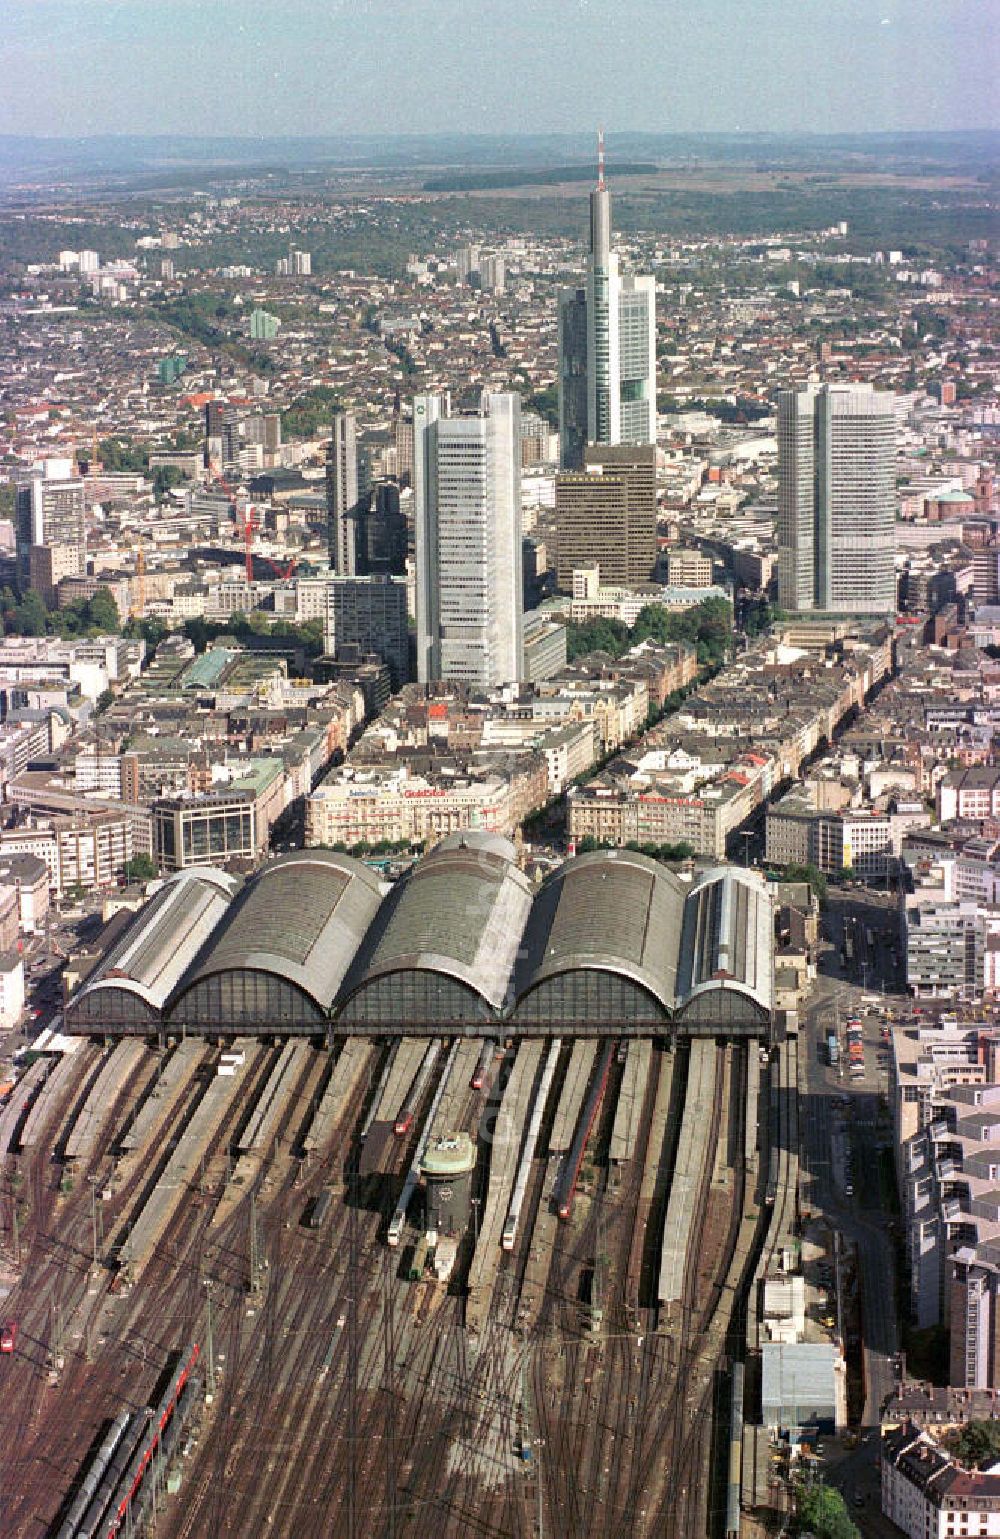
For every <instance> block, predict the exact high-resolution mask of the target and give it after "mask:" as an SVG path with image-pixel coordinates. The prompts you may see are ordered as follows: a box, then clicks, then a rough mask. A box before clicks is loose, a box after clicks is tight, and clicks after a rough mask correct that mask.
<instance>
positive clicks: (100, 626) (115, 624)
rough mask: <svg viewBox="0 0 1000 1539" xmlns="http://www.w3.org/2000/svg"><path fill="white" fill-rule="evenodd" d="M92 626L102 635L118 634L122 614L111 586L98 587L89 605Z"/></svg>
mask: <svg viewBox="0 0 1000 1539" xmlns="http://www.w3.org/2000/svg"><path fill="white" fill-rule="evenodd" d="M88 609H89V611H90V613H89V617H88V618H89V620H90V624H91V626H93V628H94V629H95V630H96V631H97V632H98V633H99V634H100V635H102V636H117V635H118V632H119V631H120V630H121V624H122V622H121V616H120V615H119V613H118V605H117V604H116V603H115V601H114V598H113V596H112V593H111V589H110V588H98V589H97V592H96V593H95V594H94V596H93V598H92V599H91V600H90V603H89V605H88Z"/></svg>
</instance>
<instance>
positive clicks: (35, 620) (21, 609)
mask: <svg viewBox="0 0 1000 1539" xmlns="http://www.w3.org/2000/svg"><path fill="white" fill-rule="evenodd" d="M48 618H49V615H48V610H47V609H46V608H45V605H44V603H43V602H42V596H41V594H40V593H36V592H35V590H34V588H29V589H28V591H27V593H26V594H25V595H24V598H23V599H22V600H21V602H20V603H19V604H18V605H17V606H16V608H15V609H14V633H15V635H17V636H44V635H45V632H46V630H47V628H48Z"/></svg>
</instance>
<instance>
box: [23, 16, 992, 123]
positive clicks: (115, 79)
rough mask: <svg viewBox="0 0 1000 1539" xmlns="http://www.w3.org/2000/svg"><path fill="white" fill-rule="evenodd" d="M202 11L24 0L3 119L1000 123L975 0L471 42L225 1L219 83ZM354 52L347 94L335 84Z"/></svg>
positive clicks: (431, 29)
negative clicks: (364, 110) (556, 41)
mask: <svg viewBox="0 0 1000 1539" xmlns="http://www.w3.org/2000/svg"><path fill="white" fill-rule="evenodd" d="M196 15H197V13H195V12H194V10H193V7H192V6H190V5H189V4H186V3H184V0H181V3H179V4H175V5H173V6H171V7H169V8H165V7H162V6H157V5H153V4H151V3H148V0H133V3H130V4H127V5H126V4H125V3H123V0H110V3H107V4H102V5H96V4H94V3H93V0H45V3H37V0H14V3H13V4H12V5H11V6H9V7H8V15H7V30H6V38H5V42H4V46H3V57H4V62H5V64H6V70H5V74H6V92H5V104H6V111H4V110H3V108H2V107H0V132H11V133H28V134H60V133H67V132H70V133H73V134H84V133H106V132H111V133H122V132H126V133H142V132H149V131H153V132H161V133H162V132H171V133H176V132H190V131H191V130H192V126H193V125H194V124H197V129H198V132H199V133H201V134H213V133H226V134H229V133H235V134H244V135H247V134H249V135H259V134H275V133H277V134H296V133H310V134H315V133H317V132H320V133H323V132H329V133H335V132H337V131H352V132H358V131H379V132H383V133H387V132H388V133H391V132H396V131H400V130H402V131H405V132H409V133H413V132H416V133H420V132H435V131H440V130H442V129H447V130H449V131H458V132H482V131H491V132H495V131H500V132H511V131H516V132H524V131H554V130H565V129H577V128H579V127H580V126H581V112H580V104H581V102H582V101H586V102H587V104H588V105H587V111H588V115H590V116H597V117H600V118H602V119H603V120H604V121H605V122H606V124H607V125H608V129H609V132H614V131H617V132H624V131H630V130H650V129H658V130H662V131H670V130H690V131H695V132H712V131H730V132H748V133H753V132H760V131H777V132H793V133H794V132H800V131H808V132H817V131H819V132H844V131H856V130H859V129H868V130H878V131H893V130H905V129H914V128H943V129H947V128H966V129H974V128H983V127H988V126H990V125H991V124H996V123H997V121H998V115H997V107H996V93H995V90H994V89H993V88H992V84H991V82H992V80H993V79H995V75H996V65H997V57H998V42H997V31H998V29H997V28H996V27H995V25H994V24H993V22H992V18H991V16H990V8H989V7H986V6H982V5H980V4H978V3H973V0H956V3H954V4H952V5H950V6H948V7H941V6H938V5H934V4H931V3H930V0H906V3H904V0H882V4H881V5H879V6H877V7H873V6H871V5H870V4H869V3H868V0H845V3H843V4H841V5H840V6H838V7H827V8H824V7H821V6H819V5H813V6H807V7H803V6H802V5H801V4H797V5H793V4H792V3H791V0H781V3H779V4H772V5H768V6H766V7H764V6H756V7H746V6H738V5H736V4H735V0H722V3H721V4H718V5H716V6H714V7H712V8H711V9H707V8H706V9H705V10H703V11H701V10H699V11H698V12H697V13H693V12H691V11H689V10H685V11H682V12H679V13H677V14H673V15H671V14H665V13H664V11H663V8H662V7H660V6H657V5H655V4H653V3H652V0H638V4H637V6H633V7H632V8H631V9H630V11H629V13H628V17H627V19H626V18H624V17H623V16H622V14H621V13H620V12H619V11H617V10H616V9H615V8H613V7H612V6H610V4H608V3H607V0H580V3H579V4H578V5H575V6H573V7H572V9H570V8H568V7H567V6H566V5H564V4H560V3H557V0H543V3H542V4H541V5H540V6H539V5H534V6H531V7H528V6H525V5H523V4H513V5H511V4H508V5H506V6H501V7H496V8H493V9H492V10H490V11H486V12H484V13H483V14H482V15H481V16H480V17H478V19H477V29H476V39H475V46H470V47H461V46H459V47H456V42H455V39H456V38H457V37H464V36H466V35H467V23H468V16H467V11H466V9H465V8H464V7H459V6H458V4H457V0H443V3H442V4H441V5H439V6H437V7H436V8H435V10H434V12H433V13H428V12H421V13H420V15H419V17H414V18H412V19H410V18H407V17H406V16H405V15H402V16H401V15H400V14H399V12H398V8H397V9H395V10H393V11H392V12H390V10H389V8H388V6H387V5H385V3H384V0H367V3H365V4H361V3H350V0H343V3H341V4H339V5H337V6H335V7H333V8H331V7H329V6H322V7H321V6H319V5H317V4H315V3H314V0H306V3H305V4H301V3H296V4H294V5H293V4H291V3H288V0H284V3H278V4H275V5H274V6H271V7H269V8H268V10H267V11H266V12H263V13H261V12H256V11H252V10H251V8H250V7H249V6H248V5H247V4H246V3H245V0H223V3H222V4H221V5H219V6H217V7H216V8H215V9H214V10H213V25H214V27H216V28H217V29H219V31H220V33H221V32H224V34H225V37H226V58H227V71H226V76H225V78H224V79H221V78H220V73H219V70H218V68H217V61H216V59H215V57H214V54H213V50H212V49H211V48H206V47H205V38H204V35H203V31H202V28H201V27H200V26H199V25H197V24H196V22H195V16H196ZM547 27H549V28H551V29H553V31H554V32H555V33H556V35H558V36H559V38H560V47H559V48H558V49H556V50H554V51H552V50H549V49H545V48H540V47H539V46H538V39H539V38H541V37H544V36H545V35H546V28H547ZM973 58H974V59H976V60H977V62H978V66H979V67H978V68H977V69H976V70H975V71H974V72H972V71H970V70H969V69H968V67H967V66H968V61H969V60H970V59H973ZM345 59H347V60H350V70H349V78H348V79H344V85H345V86H346V85H347V84H348V83H349V85H350V90H349V91H348V90H346V89H345V90H344V91H343V93H339V92H336V91H335V92H333V93H331V92H330V90H329V82H330V81H331V80H332V81H334V82H336V81H338V80H340V79H342V78H343V74H344V66H343V61H344V60H345ZM748 61H749V62H750V63H751V65H752V67H750V68H748V67H747V66H748ZM387 78H392V79H393V87H394V88H393V92H392V93H391V96H389V97H387V96H386V93H385V91H384V89H383V86H384V83H385V80H386V79H387ZM152 80H155V82H156V86H157V89H156V90H155V91H151V90H150V82H151V81H152ZM859 86H863V89H859ZM366 99H370V100H371V101H372V102H373V103H374V102H377V103H378V107H377V109H375V108H374V107H373V109H372V114H371V117H370V119H366V118H365V117H364V116H363V114H359V108H358V104H359V102H364V101H365V100H366ZM339 102H342V103H343V105H342V106H341V105H338V103H339ZM623 103H626V104H628V105H627V106H626V107H625V108H624V110H623V106H622V104H623ZM317 104H319V107H318V105H317Z"/></svg>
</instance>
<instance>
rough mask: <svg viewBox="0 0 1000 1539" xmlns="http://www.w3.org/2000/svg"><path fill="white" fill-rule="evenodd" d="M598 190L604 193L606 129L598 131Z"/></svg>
mask: <svg viewBox="0 0 1000 1539" xmlns="http://www.w3.org/2000/svg"><path fill="white" fill-rule="evenodd" d="M597 190H598V192H603V191H604V129H603V128H599V129H598V130H597Z"/></svg>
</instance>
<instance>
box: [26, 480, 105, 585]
mask: <svg viewBox="0 0 1000 1539" xmlns="http://www.w3.org/2000/svg"><path fill="white" fill-rule="evenodd" d="M72 468H73V466H72V461H71V460H46V461H45V464H44V467H43V469H42V472H41V473H40V474H37V475H33V476H32V477H31V479H30V480H29V481H22V482H21V483H20V485H18V486H17V487H16V489H15V494H14V527H15V540H16V572H17V582H18V586H19V587H20V589H21V591H22V592H26V591H27V589H28V587H29V586H30V584H31V563H32V557H31V553H32V549H33V548H36V547H40V546H47V547H51V548H54V549H56V548H57V549H58V551H59V556H58V558H57V561H56V564H57V565H58V568H59V571H60V574H61V575H62V576H65V577H81V576H83V574H84V573H85V572H86V570H87V535H86V519H85V496H84V485H83V480H82V478H81V477H79V476H74V475H73V474H72Z"/></svg>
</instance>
